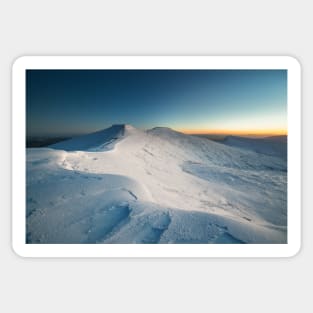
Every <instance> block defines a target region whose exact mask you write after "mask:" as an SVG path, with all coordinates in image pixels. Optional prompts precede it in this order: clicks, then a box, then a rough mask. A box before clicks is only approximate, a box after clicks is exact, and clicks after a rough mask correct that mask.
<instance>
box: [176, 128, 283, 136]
mask: <svg viewBox="0 0 313 313" xmlns="http://www.w3.org/2000/svg"><path fill="white" fill-rule="evenodd" d="M177 130H178V131H180V132H182V133H184V134H188V135H237V136H248V135H249V136H251V135H252V136H253V135H256V136H282V135H287V134H288V132H287V129H177Z"/></svg>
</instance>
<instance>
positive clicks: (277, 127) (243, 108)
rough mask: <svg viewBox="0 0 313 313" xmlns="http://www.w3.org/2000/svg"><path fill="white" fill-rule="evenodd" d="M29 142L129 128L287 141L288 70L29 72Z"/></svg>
mask: <svg viewBox="0 0 313 313" xmlns="http://www.w3.org/2000/svg"><path fill="white" fill-rule="evenodd" d="M26 78H27V79H26V118H27V136H63V135H75V134H84V133H90V132H93V131H97V130H100V129H104V128H107V127H110V126H111V125H112V124H131V125H133V126H135V127H137V128H141V129H150V128H153V127H156V126H163V127H170V128H172V129H174V130H177V131H181V132H184V133H187V134H214V135H243V136H244V135H258V136H262V135H264V136H270V135H286V134H287V71H286V70H27V73H26Z"/></svg>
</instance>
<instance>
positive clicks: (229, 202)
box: [27, 125, 287, 243]
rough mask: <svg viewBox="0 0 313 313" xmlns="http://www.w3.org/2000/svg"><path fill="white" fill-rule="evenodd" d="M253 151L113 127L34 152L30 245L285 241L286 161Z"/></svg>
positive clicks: (30, 160) (161, 131) (30, 152)
mask: <svg viewBox="0 0 313 313" xmlns="http://www.w3.org/2000/svg"><path fill="white" fill-rule="evenodd" d="M248 144H249V142H248V143H246V145H245V148H242V147H234V146H231V145H228V144H227V142H226V143H217V142H214V141H211V140H208V139H206V138H200V137H195V136H189V135H185V134H182V133H178V132H175V131H173V130H171V129H169V128H162V127H157V128H154V129H151V130H148V131H142V130H139V129H136V128H134V127H132V126H130V125H114V126H112V127H110V128H108V129H105V130H103V131H99V132H96V133H93V134H89V135H86V136H81V137H76V138H73V139H70V140H66V141H63V142H60V143H57V144H54V145H52V146H50V147H49V148H34V149H27V242H28V243H285V242H286V240H287V164H286V158H285V157H284V156H283V155H279V154H278V155H277V154H275V155H267V154H264V153H259V152H256V151H255V145H252V147H250V148H249V149H247V146H248ZM262 149H263V148H262Z"/></svg>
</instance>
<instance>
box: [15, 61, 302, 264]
mask: <svg viewBox="0 0 313 313" xmlns="http://www.w3.org/2000/svg"><path fill="white" fill-rule="evenodd" d="M27 69H286V70H288V243H287V244H246V245H242V244H238V245H237V244H235V245H231V244H229V245H228V244H158V245H154V244H26V242H25V230H26V226H25V220H26V219H25V212H26V191H25V190H26V179H25V171H26V169H25V165H26V153H25V138H26V136H25V134H26V132H25V130H26V122H25V120H26V115H25V111H26V110H25V109H26V96H25V95H26V88H25V86H26V84H25V83H26V70H27ZM12 247H13V250H14V252H15V253H16V254H18V255H19V256H22V257H126V258H129V257H172V258H175V257H291V256H294V255H296V254H297V253H298V252H299V251H300V248H301V66H300V63H299V62H298V61H297V60H296V59H295V58H293V57H290V56H23V57H20V58H18V59H17V60H15V62H14V64H13V67H12Z"/></svg>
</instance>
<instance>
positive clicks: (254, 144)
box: [223, 136, 287, 159]
mask: <svg viewBox="0 0 313 313" xmlns="http://www.w3.org/2000/svg"><path fill="white" fill-rule="evenodd" d="M223 143H224V144H226V145H229V146H232V147H238V148H242V149H248V150H252V151H255V152H258V153H262V154H266V155H273V156H278V157H281V158H284V159H287V136H272V137H267V138H258V139H255V138H243V137H236V136H227V137H226V138H225V139H224V142H223Z"/></svg>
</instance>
